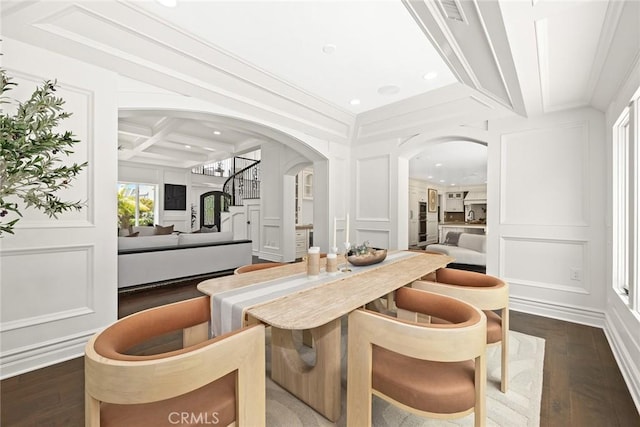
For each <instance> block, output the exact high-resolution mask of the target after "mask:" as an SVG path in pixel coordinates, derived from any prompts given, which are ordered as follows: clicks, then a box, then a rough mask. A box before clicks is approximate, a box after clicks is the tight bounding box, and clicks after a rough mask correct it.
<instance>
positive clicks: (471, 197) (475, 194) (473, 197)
mask: <svg viewBox="0 0 640 427" xmlns="http://www.w3.org/2000/svg"><path fill="white" fill-rule="evenodd" d="M464 204H465V205H486V204H487V193H483V192H480V191H469V192H468V193H467V196H466V197H465V198H464Z"/></svg>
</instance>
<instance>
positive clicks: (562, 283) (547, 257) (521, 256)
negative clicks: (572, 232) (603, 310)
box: [500, 236, 590, 294]
mask: <svg viewBox="0 0 640 427" xmlns="http://www.w3.org/2000/svg"><path fill="white" fill-rule="evenodd" d="M587 249H588V245H587V242H586V241H578V240H560V239H544V238H532V237H527V238H518V237H508V236H502V239H501V245H500V258H501V259H500V265H501V266H502V269H501V272H500V276H501V277H502V278H503V279H504V280H506V281H508V282H509V283H514V284H518V285H524V286H533V287H540V288H547V289H552V290H558V291H563V292H576V293H581V294H588V293H590V284H589V277H590V275H589V272H588V268H589V265H588V262H587V252H588V250H587Z"/></svg>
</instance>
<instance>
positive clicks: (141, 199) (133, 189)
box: [118, 182, 157, 228]
mask: <svg viewBox="0 0 640 427" xmlns="http://www.w3.org/2000/svg"><path fill="white" fill-rule="evenodd" d="M156 193H157V191H156V186H155V185H152V184H134V183H123V182H120V183H118V227H120V228H128V227H129V226H133V225H153V224H154V219H155V217H156V209H157V207H156Z"/></svg>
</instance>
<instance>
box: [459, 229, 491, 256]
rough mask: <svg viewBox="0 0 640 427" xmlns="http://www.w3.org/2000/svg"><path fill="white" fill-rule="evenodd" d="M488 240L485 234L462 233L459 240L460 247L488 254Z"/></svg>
mask: <svg viewBox="0 0 640 427" xmlns="http://www.w3.org/2000/svg"><path fill="white" fill-rule="evenodd" d="M486 242H487V238H486V236H485V235H484V234H471V233H462V234H460V238H459V239H458V247H461V248H466V249H471V250H472V251H478V252H482V253H485V252H487V244H486Z"/></svg>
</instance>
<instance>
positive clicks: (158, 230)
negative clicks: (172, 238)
mask: <svg viewBox="0 0 640 427" xmlns="http://www.w3.org/2000/svg"><path fill="white" fill-rule="evenodd" d="M172 233H173V224H171V225H167V226H166V227H163V226H161V225H157V224H156V227H155V233H154V234H156V235H166V234H172Z"/></svg>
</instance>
